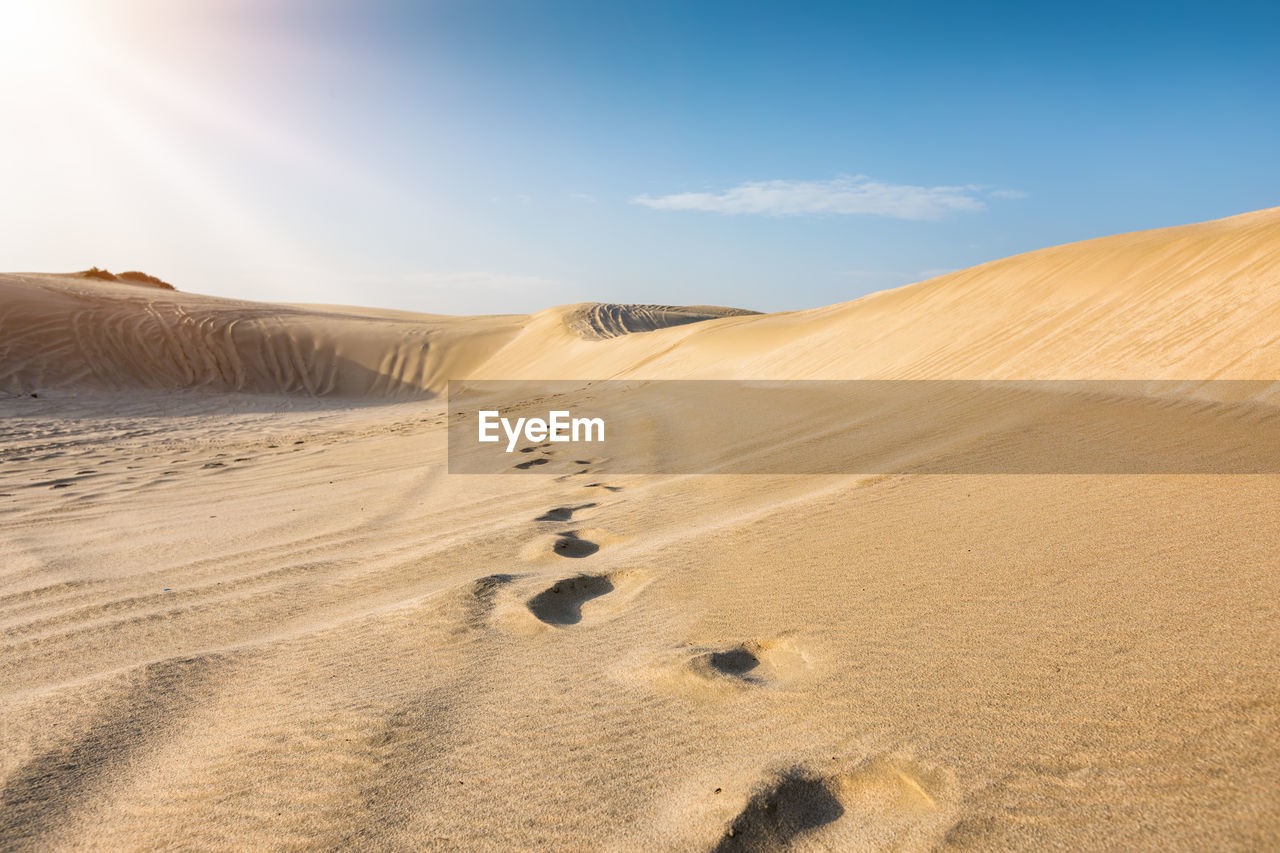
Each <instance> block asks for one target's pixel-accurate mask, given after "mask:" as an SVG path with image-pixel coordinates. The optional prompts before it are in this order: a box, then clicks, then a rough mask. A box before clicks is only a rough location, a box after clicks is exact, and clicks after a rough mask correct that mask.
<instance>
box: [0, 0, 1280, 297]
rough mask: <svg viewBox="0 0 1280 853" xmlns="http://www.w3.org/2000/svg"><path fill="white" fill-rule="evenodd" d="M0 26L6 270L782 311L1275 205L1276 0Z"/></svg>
mask: <svg viewBox="0 0 1280 853" xmlns="http://www.w3.org/2000/svg"><path fill="white" fill-rule="evenodd" d="M51 10H52V11H51ZM6 16H7V18H8V19H7V20H3V19H5V18H6ZM0 33H8V35H7V36H6V35H0V57H5V58H0V109H2V110H3V113H2V114H4V115H7V116H10V117H12V118H11V121H12V124H11V130H9V131H7V132H6V133H5V134H3V135H0V184H3V185H4V186H5V187H6V189H7V192H6V196H7V199H6V200H5V202H4V204H3V205H2V206H0V268H4V269H7V270H68V269H78V268H83V267H86V266H89V265H90V264H96V265H98V266H107V267H110V268H113V269H115V268H141V269H143V270H146V271H148V272H152V273H154V274H157V275H160V276H162V277H164V278H166V279H168V280H170V281H173V282H174V283H175V284H177V285H178V286H179V287H180V288H182V289H186V290H192V291H198V292H204V293H212V294H217V295H224V296H235V297H242V298H251V299H267V300H279V301H293V302H307V301H311V302H339V303H347V304H367V305H380V306H387V307H401V308H407V309H412V310H420V311H434V312H442V313H481V312H484V313H488V312H507V311H521V312H523V311H529V310H536V309H538V308H542V307H546V306H549V305H554V304H560V303H565V302H573V301H582V300H609V301H636V302H684V303H716V304H725V305H737V306H743V307H749V308H756V309H761V310H783V309H790V308H804V307H812V306H816V305H822V304H827V303H831V302H837V301H843V300H846V299H852V298H854V297H857V296H860V295H862V294H865V293H868V292H871V291H873V290H878V289H882V288H885V287H892V286H897V285H899V284H904V283H907V282H910V281H915V280H918V279H920V278H925V277H928V276H930V275H933V274H937V273H938V272H940V271H944V270H949V269H955V268H961V267H965V266H970V265H973V264H976V263H981V262H983V261H987V260H992V259H995V258H999V257H1003V256H1006V255H1010V254H1014V253H1017V252H1022V251H1027V250H1031V249H1035V248H1039V247H1042V246H1047V245H1054V244H1058V243H1063V242H1069V241H1073V240H1080V239H1085V238H1089V237H1094V236H1101V235H1105V234H1110V233H1115V232H1120V231H1128V230H1135V229H1141V228H1154V227H1162V226H1167V225H1176V224H1183V223H1187V222H1194V221H1200V220H1204V219H1212V218H1217V217H1220V216H1227V215H1231V214H1234V213H1241V212H1244V211H1247V210H1253V209H1257V208H1262V207H1270V206H1274V205H1277V204H1280V166H1278V165H1277V159H1276V156H1275V151H1276V150H1278V149H1280V134H1278V131H1280V51H1277V50H1276V49H1275V44H1276V41H1277V36H1280V6H1278V5H1277V4H1260V3H1259V4H1221V3H1217V4H1207V3H1205V4H1179V3H1169V2H1164V3H1151V4H1126V3H1099V4H1088V3H1073V4H1028V3H983V4H978V3H969V4H940V3H910V2H905V3H904V2H896V3H887V2H886V3H830V4H828V3H809V4H804V3H755V2H735V3H719V2H662V0H658V2H643V3H622V2H618V3H601V2H596V3H588V2H532V0H527V2H515V0H505V2H497V0H457V2H455V0H439V2H412V3H410V2H333V0H309V2H303V0H297V2H286V1H285V0H253V2H251V1H250V0H216V1H215V0H191V2H184V3H170V2H163V0H100V2H88V0H44V2H32V3H30V4H27V3H25V2H24V0H17V2H16V3H14V4H11V5H10V6H6V7H5V10H4V11H0ZM6 38H7V39H8V40H9V41H8V43H7V44H6V43H4V41H5V39H6ZM13 129H16V130H17V132H16V133H15V132H13Z"/></svg>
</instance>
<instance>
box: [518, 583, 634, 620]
mask: <svg viewBox="0 0 1280 853" xmlns="http://www.w3.org/2000/svg"><path fill="white" fill-rule="evenodd" d="M613 590H614V585H613V577H612V576H611V575H575V576H574V577H571V578H565V579H563V580H559V581H556V582H555V583H554V584H552V585H551V586H549V587H547V588H546V589H544V590H543V591H542V592H540V593H538V594H537V595H535V596H534V597H533V598H531V599H529V610H530V612H532V613H533V615H534V616H536V617H538V618H539V619H540V620H542V621H543V622H546V623H547V624H548V625H577V624H578V623H579V622H581V621H582V605H583V604H585V603H586V602H588V601H591V600H592V599H593V598H599V597H600V596H602V595H608V594H609V593H611V592H613Z"/></svg>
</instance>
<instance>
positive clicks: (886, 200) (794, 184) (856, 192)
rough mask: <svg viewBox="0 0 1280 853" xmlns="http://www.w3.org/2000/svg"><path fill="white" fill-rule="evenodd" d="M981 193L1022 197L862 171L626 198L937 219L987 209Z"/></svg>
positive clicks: (733, 209)
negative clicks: (892, 180)
mask: <svg viewBox="0 0 1280 853" xmlns="http://www.w3.org/2000/svg"><path fill="white" fill-rule="evenodd" d="M985 197H996V198H1024V197H1025V194H1023V193H1020V192H1018V191H1017V190H997V189H992V188H989V187H984V186H980V185H977V184H968V185H965V186H954V187H917V186H912V185H910V184H886V183H884V182H882V181H873V180H871V179H870V178H868V177H867V176H865V175H855V176H853V177H839V178H834V179H832V180H829V181H785V180H778V181H753V182H749V183H745V184H739V185H738V186H736V187H732V188H730V189H727V190H725V191H723V192H719V193H706V192H701V193H676V194H675V195H664V196H658V197H656V198H654V197H651V196H648V195H642V196H637V197H636V198H633V199H632V200H631V203H632V204H640V205H644V206H645V207H651V208H654V209H655V210H703V211H708V212H711V213H726V214H757V215H763V216H802V215H813V214H817V215H821V214H841V215H852V214H863V215H869V216H887V217H891V218H894V219H940V218H942V217H943V216H946V215H947V214H949V213H955V212H973V211H980V210H986V208H987V205H986V202H985V201H984V198H985Z"/></svg>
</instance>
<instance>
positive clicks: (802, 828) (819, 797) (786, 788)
mask: <svg viewBox="0 0 1280 853" xmlns="http://www.w3.org/2000/svg"><path fill="white" fill-rule="evenodd" d="M843 814H844V806H842V805H841V804H840V801H839V800H838V799H836V796H835V794H834V793H833V792H832V781H831V780H829V779H825V778H821V777H816V776H810V775H807V774H804V773H801V772H798V771H791V772H789V773H787V774H785V775H784V776H783V777H782V778H781V779H780V780H779V781H778V782H777V783H776V784H774V785H772V786H770V787H769V788H767V789H766V790H764V791H761V792H760V793H758V794H756V795H755V796H753V797H752V798H751V800H750V801H749V802H748V803H747V805H746V807H745V808H743V810H742V811H741V812H739V813H738V816H737V817H735V818H734V819H733V822H732V823H730V824H729V829H728V830H727V831H726V832H725V834H724V837H722V838H721V839H720V843H719V844H717V845H716V846H715V847H714V848H713V851H714V853H731V851H740V850H746V851H757V853H764V851H777V850H786V849H788V848H789V847H790V845H791V842H792V841H793V840H794V839H795V838H796V837H797V836H800V835H803V834H804V833H806V832H809V831H811V830H814V829H817V828H818V827H820V826H825V825H827V824H829V823H832V822H834V821H836V820H839V819H840V817H841V816H842V815H843Z"/></svg>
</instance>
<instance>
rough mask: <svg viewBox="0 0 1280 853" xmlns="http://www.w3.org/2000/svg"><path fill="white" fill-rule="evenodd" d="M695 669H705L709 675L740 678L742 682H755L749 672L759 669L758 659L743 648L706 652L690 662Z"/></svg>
mask: <svg viewBox="0 0 1280 853" xmlns="http://www.w3.org/2000/svg"><path fill="white" fill-rule="evenodd" d="M690 665H691V666H693V667H694V668H695V669H705V670H707V671H708V672H710V673H715V674H717V675H724V676H729V677H731V678H740V679H742V680H743V681H755V680H756V679H755V678H754V677H752V675H751V671H752V670H754V669H759V668H760V658H758V657H756V656H755V654H754V653H752V652H751V651H750V650H749V649H747V648H746V647H745V646H739V647H738V648H736V649H729V650H728V651H723V652H707V653H706V654H703V655H699V656H698V657H696V658H694V660H693V661H691V662H690Z"/></svg>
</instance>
